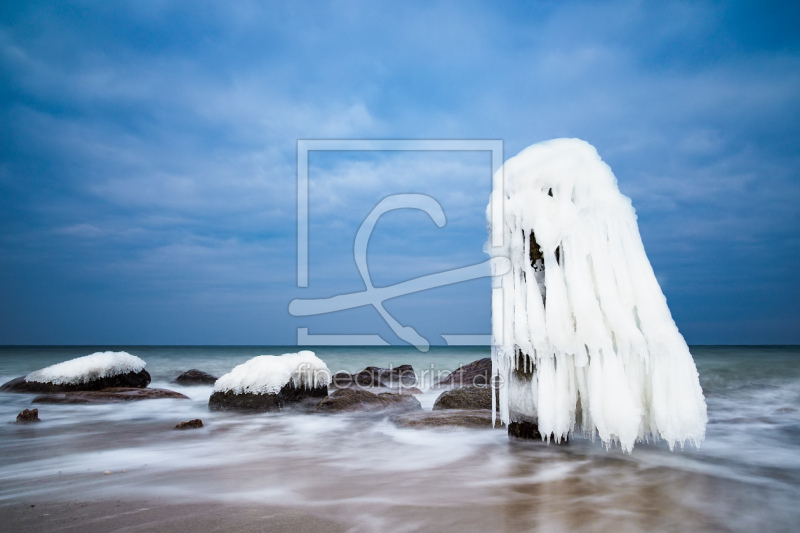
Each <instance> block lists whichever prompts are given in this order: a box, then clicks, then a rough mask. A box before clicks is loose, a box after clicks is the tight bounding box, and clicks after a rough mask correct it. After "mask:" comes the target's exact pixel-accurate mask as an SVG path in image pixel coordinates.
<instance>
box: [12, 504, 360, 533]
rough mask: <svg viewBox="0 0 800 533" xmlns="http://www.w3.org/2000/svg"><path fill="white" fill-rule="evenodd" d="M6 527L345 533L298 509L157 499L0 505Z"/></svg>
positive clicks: (22, 532)
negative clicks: (170, 501) (172, 501)
mask: <svg viewBox="0 0 800 533" xmlns="http://www.w3.org/2000/svg"><path fill="white" fill-rule="evenodd" d="M0 524H2V527H3V530H4V531H14V532H19V533H27V532H32V533H33V532H36V533H40V532H42V531H59V532H65V533H69V532H73V531H74V532H76V533H77V532H82V533H100V532H106V531H125V532H133V531H148V532H162V531H163V532H173V531H192V532H214V531H225V532H250V531H253V532H255V531H270V532H275V533H283V532H286V533H289V532H291V533H306V532H308V533H311V532H314V533H318V532H320V531H330V532H339V531H346V530H347V527H345V526H343V525H342V524H339V523H337V522H335V521H332V520H329V519H325V518H321V517H318V516H314V515H312V514H309V513H307V512H306V513H301V512H298V511H296V510H292V509H286V508H280V507H269V506H260V505H259V506H256V505H242V506H238V505H225V504H220V503H213V502H203V503H183V504H169V503H164V502H160V501H155V500H150V501H148V500H142V501H127V500H89V501H66V502H41V501H37V502H31V503H28V502H25V503H11V504H5V505H2V506H0Z"/></svg>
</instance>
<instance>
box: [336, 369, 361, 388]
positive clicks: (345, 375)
mask: <svg viewBox="0 0 800 533" xmlns="http://www.w3.org/2000/svg"><path fill="white" fill-rule="evenodd" d="M355 382H356V381H355V377H354V376H353V374H351V373H350V372H337V373H335V374H334V375H333V376H331V385H330V386H331V388H332V389H345V388H347V387H350V386H352V385H354V384H355Z"/></svg>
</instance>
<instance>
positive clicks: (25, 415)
mask: <svg viewBox="0 0 800 533" xmlns="http://www.w3.org/2000/svg"><path fill="white" fill-rule="evenodd" d="M41 421H42V420H41V419H40V418H39V410H38V409H25V410H24V411H22V412H21V413H20V414H18V415H17V424H29V423H31V422H41Z"/></svg>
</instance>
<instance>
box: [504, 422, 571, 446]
mask: <svg viewBox="0 0 800 533" xmlns="http://www.w3.org/2000/svg"><path fill="white" fill-rule="evenodd" d="M508 436H509V437H514V438H515V439H520V440H540V441H541V440H544V439H543V438H542V434H541V433H540V432H539V426H538V425H536V424H534V423H533V422H511V423H510V424H509V425H508ZM548 440H549V441H550V442H557V443H558V444H569V437H567V436H561V437H558V438H557V437H556V436H555V435H553V434H552V433H551V434H550V438H549V439H548Z"/></svg>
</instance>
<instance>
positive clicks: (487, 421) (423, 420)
mask: <svg viewBox="0 0 800 533" xmlns="http://www.w3.org/2000/svg"><path fill="white" fill-rule="evenodd" d="M392 422H394V423H395V424H396V425H397V426H399V427H402V428H413V429H428V428H444V429H446V428H451V429H454V428H475V429H492V412H491V410H486V409H447V410H442V411H419V412H416V413H406V414H401V415H397V416H394V417H392ZM497 427H498V428H499V427H500V426H499V425H498V426H497Z"/></svg>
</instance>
